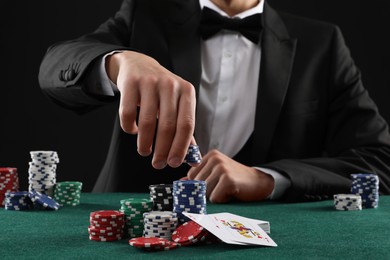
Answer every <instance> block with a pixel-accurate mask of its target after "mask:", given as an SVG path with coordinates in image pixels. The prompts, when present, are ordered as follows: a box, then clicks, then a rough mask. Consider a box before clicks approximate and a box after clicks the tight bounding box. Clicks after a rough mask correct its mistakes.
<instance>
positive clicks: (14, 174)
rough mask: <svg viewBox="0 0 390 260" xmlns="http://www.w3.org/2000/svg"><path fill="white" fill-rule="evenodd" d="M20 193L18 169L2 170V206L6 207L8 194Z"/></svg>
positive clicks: (0, 174)
mask: <svg viewBox="0 0 390 260" xmlns="http://www.w3.org/2000/svg"><path fill="white" fill-rule="evenodd" d="M16 191H19V176H18V170H17V168H12V167H4V168H0V206H1V207H4V206H5V204H6V202H5V197H6V193H8V192H16Z"/></svg>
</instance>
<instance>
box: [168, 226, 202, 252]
mask: <svg viewBox="0 0 390 260" xmlns="http://www.w3.org/2000/svg"><path fill="white" fill-rule="evenodd" d="M207 233H208V231H207V230H206V229H204V228H203V227H202V226H201V225H199V224H197V223H196V222H195V221H188V222H185V223H184V224H183V225H181V226H179V227H178V228H177V229H176V230H175V231H173V233H172V240H173V241H175V242H176V243H179V244H180V245H182V246H188V245H192V244H196V243H198V242H201V240H202V237H203V236H205V235H206V234H207Z"/></svg>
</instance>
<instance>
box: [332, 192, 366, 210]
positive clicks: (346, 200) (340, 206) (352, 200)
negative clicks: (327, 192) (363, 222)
mask: <svg viewBox="0 0 390 260" xmlns="http://www.w3.org/2000/svg"><path fill="white" fill-rule="evenodd" d="M333 199H334V207H335V209H337V210H347V211H350V210H362V198H361V197H360V195H355V194H335V195H333Z"/></svg>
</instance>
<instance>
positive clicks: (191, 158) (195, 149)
mask: <svg viewBox="0 0 390 260" xmlns="http://www.w3.org/2000/svg"><path fill="white" fill-rule="evenodd" d="M201 161H202V156H201V154H200V151H199V146H197V145H193V144H191V145H190V147H189V148H188V150H187V154H186V157H185V158H184V162H185V163H201Z"/></svg>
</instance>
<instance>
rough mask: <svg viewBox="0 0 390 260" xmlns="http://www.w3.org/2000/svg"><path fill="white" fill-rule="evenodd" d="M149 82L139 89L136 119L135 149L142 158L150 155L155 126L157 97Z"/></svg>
mask: <svg viewBox="0 0 390 260" xmlns="http://www.w3.org/2000/svg"><path fill="white" fill-rule="evenodd" d="M150 84H151V82H145V83H144V84H143V85H144V87H143V88H142V89H141V97H142V98H141V102H140V111H139V118H138V137H137V149H138V153H139V154H140V155H142V156H148V155H150V154H151V153H152V146H153V140H154V132H155V129H156V124H157V113H158V97H157V94H156V93H155V91H153V88H152V87H150Z"/></svg>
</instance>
